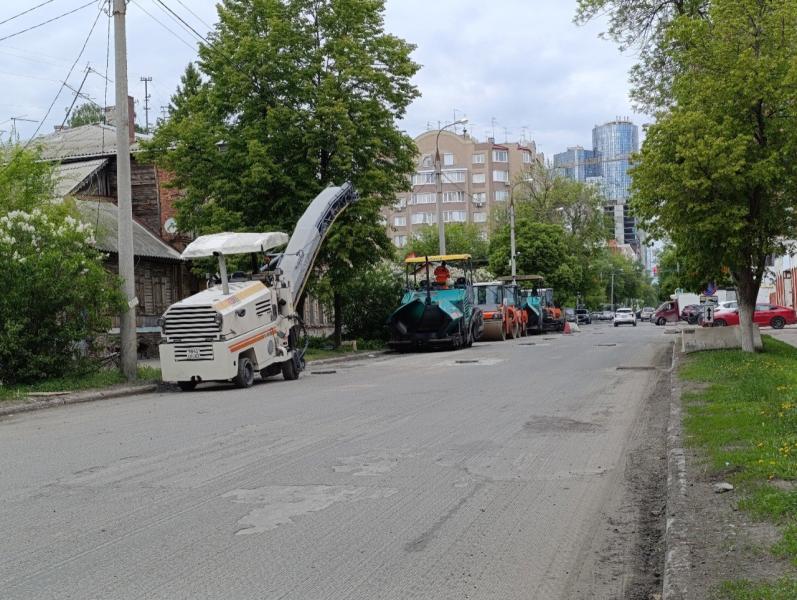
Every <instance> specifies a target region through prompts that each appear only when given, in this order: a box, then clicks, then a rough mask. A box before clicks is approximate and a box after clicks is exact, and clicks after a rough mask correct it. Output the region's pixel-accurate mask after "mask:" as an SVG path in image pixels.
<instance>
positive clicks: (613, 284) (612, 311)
mask: <svg viewBox="0 0 797 600" xmlns="http://www.w3.org/2000/svg"><path fill="white" fill-rule="evenodd" d="M612 312H614V271H612Z"/></svg>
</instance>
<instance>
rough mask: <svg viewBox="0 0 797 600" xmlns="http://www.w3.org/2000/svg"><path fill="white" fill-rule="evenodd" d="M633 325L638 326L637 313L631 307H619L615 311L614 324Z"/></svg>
mask: <svg viewBox="0 0 797 600" xmlns="http://www.w3.org/2000/svg"><path fill="white" fill-rule="evenodd" d="M619 325H633V326H634V327H636V313H634V311H633V310H631V309H630V308H618V309H617V310H616V311H615V312H614V326H615V327H617V326H619Z"/></svg>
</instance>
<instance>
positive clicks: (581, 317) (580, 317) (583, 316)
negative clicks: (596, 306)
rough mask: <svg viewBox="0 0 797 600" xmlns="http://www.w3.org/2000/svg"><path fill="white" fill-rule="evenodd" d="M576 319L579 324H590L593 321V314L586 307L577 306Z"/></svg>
mask: <svg viewBox="0 0 797 600" xmlns="http://www.w3.org/2000/svg"><path fill="white" fill-rule="evenodd" d="M576 321H577V322H578V324H579V325H581V324H582V323H584V324H586V325H590V324H591V323H592V315H590V314H589V311H588V310H587V309H586V308H577V309H576Z"/></svg>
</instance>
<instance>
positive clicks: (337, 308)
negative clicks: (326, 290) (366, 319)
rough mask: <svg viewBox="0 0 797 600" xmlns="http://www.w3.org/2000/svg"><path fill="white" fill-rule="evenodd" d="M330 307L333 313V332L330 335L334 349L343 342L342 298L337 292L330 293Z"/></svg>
mask: <svg viewBox="0 0 797 600" xmlns="http://www.w3.org/2000/svg"><path fill="white" fill-rule="evenodd" d="M332 305H333V310H334V312H335V316H334V318H335V331H334V332H333V333H332V343H333V344H334V346H335V348H339V347H340V343H341V341H343V297H342V296H341V295H340V294H339V293H338V292H334V291H333V292H332Z"/></svg>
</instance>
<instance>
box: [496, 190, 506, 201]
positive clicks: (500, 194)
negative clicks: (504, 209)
mask: <svg viewBox="0 0 797 600" xmlns="http://www.w3.org/2000/svg"><path fill="white" fill-rule="evenodd" d="M507 200H509V192H507V191H506V190H496V191H495V201H496V202H506V201H507Z"/></svg>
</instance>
